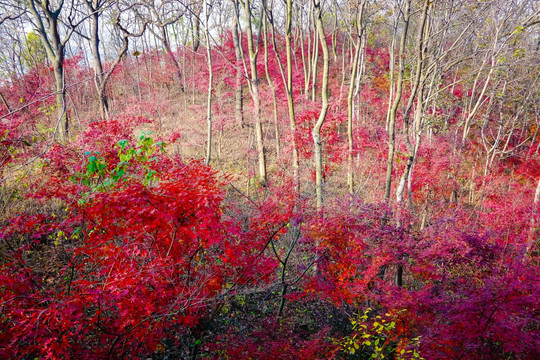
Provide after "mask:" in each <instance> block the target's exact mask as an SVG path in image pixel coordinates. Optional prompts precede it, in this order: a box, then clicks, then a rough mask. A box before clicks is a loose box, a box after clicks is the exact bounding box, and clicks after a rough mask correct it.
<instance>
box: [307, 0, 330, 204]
mask: <svg viewBox="0 0 540 360" xmlns="http://www.w3.org/2000/svg"><path fill="white" fill-rule="evenodd" d="M313 5H314V10H315V23H316V28H317V33H318V35H319V39H320V41H321V47H322V51H323V76H322V88H321V102H322V107H321V112H320V114H319V118H318V120H317V123H316V124H315V126H314V128H313V130H312V132H311V134H312V136H313V142H314V145H315V186H316V193H317V209H318V210H319V211H320V210H321V209H322V206H323V173H322V168H323V161H322V140H321V128H322V126H323V124H324V121H325V119H326V113H327V112H328V68H329V61H330V59H329V56H328V45H327V43H326V36H325V34H324V27H323V22H322V10H321V2H320V0H313Z"/></svg>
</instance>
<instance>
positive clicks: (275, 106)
mask: <svg viewBox="0 0 540 360" xmlns="http://www.w3.org/2000/svg"><path fill="white" fill-rule="evenodd" d="M263 32H264V36H263V40H264V70H265V73H266V81H267V82H268V86H270V90H271V91H272V106H273V115H274V135H275V138H276V157H277V158H279V156H280V150H281V149H280V134H279V123H278V104H277V94H276V86H275V84H274V80H273V79H272V77H271V76H270V70H269V66H268V28H267V21H266V17H265V18H264V20H263Z"/></svg>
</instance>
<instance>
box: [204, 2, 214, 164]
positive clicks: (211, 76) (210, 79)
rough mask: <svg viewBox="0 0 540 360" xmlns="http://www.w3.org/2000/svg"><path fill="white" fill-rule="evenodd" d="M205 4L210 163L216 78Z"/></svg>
mask: <svg viewBox="0 0 540 360" xmlns="http://www.w3.org/2000/svg"><path fill="white" fill-rule="evenodd" d="M203 6H204V18H205V24H204V25H205V26H204V27H205V29H204V31H205V40H206V61H207V64H208V94H207V100H206V126H207V130H206V131H207V135H206V156H205V159H204V163H205V164H206V165H210V160H211V157H212V86H213V80H214V69H213V68H212V49H211V48H210V30H209V28H208V21H209V18H210V16H209V14H208V7H210V4H207V3H206V2H205V3H204V4H203Z"/></svg>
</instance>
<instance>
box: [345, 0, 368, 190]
mask: <svg viewBox="0 0 540 360" xmlns="http://www.w3.org/2000/svg"><path fill="white" fill-rule="evenodd" d="M365 3H366V2H365V1H362V3H361V5H360V10H359V12H358V17H357V19H356V22H357V31H358V43H356V42H355V41H351V46H354V48H355V51H354V59H353V64H352V72H351V80H350V84H349V92H348V94H347V138H348V141H349V154H348V173H347V182H348V185H349V193H350V194H354V172H353V158H354V138H353V117H354V116H353V95H354V88H355V85H356V77H357V74H358V63H359V59H360V53H361V52H362V51H363V48H362V47H363V46H362V45H363V44H364V42H363V41H362V36H363V25H362V18H363V16H364V14H363V12H364V6H365Z"/></svg>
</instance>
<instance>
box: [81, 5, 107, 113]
mask: <svg viewBox="0 0 540 360" xmlns="http://www.w3.org/2000/svg"><path fill="white" fill-rule="evenodd" d="M86 5H87V7H88V10H89V11H90V12H91V16H90V23H91V30H90V31H91V33H90V49H91V51H92V58H93V60H92V65H93V67H94V73H95V74H94V83H95V86H96V91H97V95H98V100H99V108H100V111H101V117H102V119H109V99H108V98H107V93H106V91H105V86H104V84H103V78H104V73H103V65H102V61H101V52H100V51H99V43H100V37H99V13H98V12H97V10H98V9H97V4H96V3H91V2H90V1H87V2H86Z"/></svg>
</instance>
